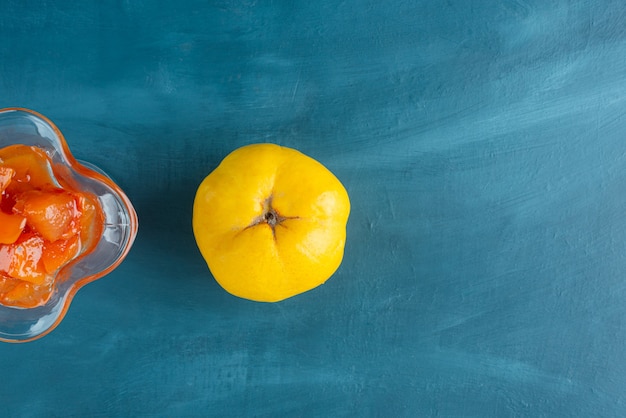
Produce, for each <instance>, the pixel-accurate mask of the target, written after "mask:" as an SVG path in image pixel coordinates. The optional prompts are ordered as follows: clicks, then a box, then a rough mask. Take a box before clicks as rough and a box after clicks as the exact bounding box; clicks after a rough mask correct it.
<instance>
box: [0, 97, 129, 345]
mask: <svg viewBox="0 0 626 418" xmlns="http://www.w3.org/2000/svg"><path fill="white" fill-rule="evenodd" d="M12 144H25V145H36V146H38V147H40V148H42V149H44V150H45V151H46V153H47V154H48V155H49V156H50V157H51V159H52V163H53V165H55V166H59V167H60V168H63V169H64V170H63V171H65V172H67V173H68V175H69V176H70V177H71V180H72V181H73V182H74V184H75V187H76V188H77V189H78V190H82V191H86V192H90V193H93V194H94V195H95V196H97V197H98V201H99V202H100V205H101V206H102V210H103V214H104V223H105V225H104V228H103V229H102V231H103V232H102V235H101V236H100V239H99V241H98V244H97V245H96V247H95V249H94V250H93V251H92V252H90V253H88V254H85V255H83V256H81V257H79V258H78V259H77V260H76V261H74V262H72V263H70V264H68V265H67V266H66V267H64V268H62V269H61V270H60V271H59V273H58V275H57V277H56V280H55V283H56V288H55V291H54V293H53V295H52V297H51V298H50V300H49V301H48V303H46V304H45V305H43V306H39V307H36V308H30V309H23V308H14V307H7V306H4V305H1V304H0V341H6V342H26V341H32V340H34V339H37V338H39V337H42V336H44V335H45V334H47V333H49V332H50V331H52V330H53V329H54V328H55V327H56V326H57V325H58V324H59V323H60V322H61V320H62V319H63V316H64V315H65V313H66V312H67V309H68V307H69V305H70V303H71V301H72V298H73V296H74V295H75V294H76V292H77V291H78V290H79V289H80V288H81V287H83V286H84V285H86V284H87V283H90V282H92V281H94V280H97V279H99V278H101V277H103V276H105V275H106V274H108V273H110V272H111V271H113V270H114V269H115V268H116V267H117V266H118V265H119V264H120V263H121V262H122V261H123V260H124V258H125V257H126V255H127V254H128V252H129V251H130V248H131V246H132V244H133V242H134V240H135V236H136V235H137V229H138V222H137V214H136V212H135V210H134V208H133V206H132V204H131V202H130V200H129V199H128V197H127V196H126V195H125V194H124V192H123V191H122V190H121V189H120V188H119V186H117V185H116V184H115V183H114V182H113V180H111V178H109V177H108V176H107V175H106V174H105V173H104V172H103V171H102V170H100V169H98V168H97V167H95V166H93V165H91V164H89V163H85V162H79V161H77V160H76V159H75V158H74V157H73V156H72V154H71V153H70V150H69V147H68V146H67V143H66V142H65V138H64V137H63V135H62V134H61V132H60V131H59V129H58V128H57V127H56V126H55V125H54V124H53V123H52V122H51V121H50V120H49V119H47V118H46V117H45V116H43V115H40V114H38V113H36V112H33V111H31V110H28V109H22V108H7V109H0V148H4V147H6V146H9V145H12Z"/></svg>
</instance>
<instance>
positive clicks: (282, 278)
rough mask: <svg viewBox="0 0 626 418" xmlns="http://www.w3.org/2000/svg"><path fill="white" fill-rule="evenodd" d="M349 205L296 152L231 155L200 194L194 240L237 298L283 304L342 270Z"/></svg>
mask: <svg viewBox="0 0 626 418" xmlns="http://www.w3.org/2000/svg"><path fill="white" fill-rule="evenodd" d="M349 214H350V200H349V198H348V193H347V192H346V189H345V188H344V187H343V185H342V184H341V182H340V181H339V180H338V179H337V178H336V177H335V176H334V175H333V174H332V173H331V172H330V171H329V170H328V169H327V168H326V167H324V166H323V165H322V164H320V163H319V162H317V161H315V160H314V159H312V158H310V157H308V156H306V155H304V154H302V153H301V152H299V151H296V150H294V149H291V148H287V147H281V146H278V145H274V144H253V145H247V146H244V147H241V148H239V149H237V150H235V151H233V152H232V153H231V154H229V155H228V156H227V157H226V158H225V159H224V160H223V161H222V162H221V163H220V165H219V166H218V167H217V168H216V169H215V170H214V171H213V172H212V173H211V174H209V175H208V176H207V177H206V178H205V179H204V180H203V181H202V183H201V184H200V186H199V187H198V190H197V193H196V196H195V200H194V205H193V232H194V236H195V239H196V243H197V244H198V248H199V249H200V252H201V254H202V256H203V257H204V259H205V260H206V262H207V264H208V267H209V270H210V271H211V273H212V274H213V277H214V278H215V279H216V280H217V282H218V283H219V284H220V285H221V286H222V287H223V288H224V289H225V290H226V291H228V292H230V293H231V294H233V295H235V296H238V297H241V298H244V299H250V300H255V301H261V302H277V301H280V300H283V299H286V298H289V297H291V296H295V295H297V294H300V293H303V292H306V291H308V290H310V289H313V288H314V287H317V286H319V285H320V284H322V283H324V282H325V281H326V280H327V279H328V278H329V277H330V276H331V275H332V274H333V273H334V272H335V271H336V270H337V268H338V267H339V265H340V264H341V260H342V258H343V253H344V246H345V240H346V224H347V221H348V216H349Z"/></svg>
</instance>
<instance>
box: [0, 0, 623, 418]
mask: <svg viewBox="0 0 626 418" xmlns="http://www.w3.org/2000/svg"><path fill="white" fill-rule="evenodd" d="M65 3H66V2H33V1H3V2H1V3H0V37H1V39H2V42H0V93H1V94H0V106H1V107H7V106H23V107H27V108H31V109H34V110H36V111H39V112H41V113H43V114H44V115H46V116H48V117H49V118H51V119H52V120H53V121H54V122H55V123H56V124H57V125H58V126H59V128H60V129H61V130H62V131H63V133H64V134H65V136H66V138H67V140H68V142H69V143H70V146H71V148H72V150H73V152H74V153H75V155H76V156H77V157H78V158H81V159H84V160H87V161H90V162H93V163H95V164H97V165H99V166H101V167H102V168H104V169H105V170H106V171H108V172H109V173H110V174H111V176H112V177H114V178H115V179H116V180H117V182H118V183H119V184H120V185H121V186H122V187H123V188H124V189H125V191H126V192H127V193H128V195H129V196H130V198H131V199H132V200H133V202H134V204H135V205H136V209H137V211H138V214H139V217H140V231H139V235H138V238H137V241H136V244H135V246H134V248H133V250H132V251H131V253H130V255H129V256H128V258H127V259H126V261H125V262H124V263H123V264H122V266H121V267H119V268H118V269H117V270H116V271H115V272H113V273H112V274H110V275H109V276H107V277H106V278H104V279H102V280H99V281H97V282H95V283H93V284H90V285H88V286H87V287H86V288H84V289H82V290H81V291H80V292H79V293H78V295H77V296H76V298H75V300H74V302H73V304H72V306H71V308H70V310H69V312H68V314H67V316H66V317H65V319H64V321H63V322H62V323H61V325H60V326H59V327H58V328H57V329H56V330H55V331H53V332H52V333H51V334H50V335H48V336H46V337H44V338H43V339H41V340H38V341H35V342H32V343H28V344H22V345H11V344H2V345H0V370H2V372H1V373H2V383H0V415H2V416H46V417H49V416H80V417H84V416H107V417H109V416H407V417H413V416H498V417H502V416H624V415H626V345H625V344H624V342H625V341H626V319H625V318H626V303H625V301H626V277H625V270H626V256H625V254H626V220H625V219H626V218H625V217H624V213H626V193H624V192H625V187H626V186H624V184H625V180H626V166H625V164H626V93H625V92H626V9H625V8H624V5H623V2H622V1H621V0H615V1H611V0H600V1H590V0H586V1H582V0H571V1H550V2H546V1H539V0H528V1H513V0H507V1H495V0H485V1H479V2H470V1H448V2H428V1H423V0H414V1H401V0H398V1H393V2H380V1H373V0H345V1H341V2H332V1H316V2H299V1H297V2H291V1H286V0H282V1H279V0H274V1H271V0H233V1H225V0H213V1H191V0H179V1H176V2H158V1H103V2H99V1H84V2H78V3H76V2H75V4H73V5H69V4H67V5H66V4H65ZM261 141H269V142H275V143H279V144H282V145H288V146H292V147H295V148H298V149H300V150H301V151H303V152H305V153H306V154H309V155H311V156H312V157H314V158H316V159H318V160H320V161H321V162H323V163H324V164H325V165H326V166H328V167H329V168H330V169H331V170H332V171H333V172H335V174H336V175H337V176H338V177H339V178H340V179H341V180H342V181H343V183H344V184H345V186H346V188H347V190H348V192H349V193H350V196H351V199H352V206H353V210H352V215H351V218H350V222H349V225H348V242H347V249H346V257H345V260H344V263H343V264H342V266H341V268H340V269H339V271H338V272H337V273H336V275H335V276H333V278H332V279H331V280H330V281H328V282H327V284H325V285H324V286H322V287H320V288H318V289H316V290H314V291H311V292H309V293H306V294H304V295H301V296H298V297H296V298H293V299H290V300H287V301H285V302H282V303H279V304H259V303H253V302H248V301H244V300H241V299H237V298H235V297H233V296H230V295H228V294H227V293H225V292H224V291H223V290H222V289H221V288H220V287H219V286H218V285H217V284H216V283H215V281H214V280H213V279H212V277H211V276H210V274H209V272H208V270H207V268H206V266H205V264H204V262H203V260H202V258H201V257H200V255H199V252H198V251H197V249H196V247H195V243H194V240H193V236H192V232H191V223H190V222H191V204H192V200H193V195H194V192H195V189H196V187H197V185H198V184H199V182H200V181H201V180H202V178H203V177H204V176H205V175H206V174H208V172H210V171H211V170H212V169H213V168H214V167H215V166H216V164H217V163H218V162H219V161H220V160H221V159H222V158H223V157H224V156H225V155H226V154H227V153H228V152H230V151H231V150H233V149H235V148H237V147H239V146H241V145H244V144H248V143H251V142H261Z"/></svg>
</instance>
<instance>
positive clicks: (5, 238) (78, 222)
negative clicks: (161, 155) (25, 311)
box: [0, 145, 102, 308]
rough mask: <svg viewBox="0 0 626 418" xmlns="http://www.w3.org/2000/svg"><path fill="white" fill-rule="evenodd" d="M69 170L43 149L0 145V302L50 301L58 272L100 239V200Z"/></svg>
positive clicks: (33, 303)
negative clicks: (68, 176)
mask: <svg viewBox="0 0 626 418" xmlns="http://www.w3.org/2000/svg"><path fill="white" fill-rule="evenodd" d="M65 172H66V171H61V170H58V171H55V170H54V165H53V164H52V162H51V160H50V158H49V157H48V155H47V154H46V153H45V151H43V150H42V149H40V148H37V147H34V146H26V145H11V146H9V147H6V148H3V149H0V304H3V305H6V306H15V307H22V308H32V307H36V306H40V305H43V304H45V303H46V301H47V300H48V299H49V298H50V296H51V295H52V292H53V290H54V284H55V279H56V274H57V273H58V272H59V270H60V269H62V268H63V267H64V266H66V265H67V264H69V263H70V262H72V261H74V260H76V259H77V258H78V257H81V256H83V255H86V254H88V253H89V252H90V251H92V250H93V247H94V246H95V244H96V243H97V239H96V237H97V236H98V235H99V232H101V228H102V212H101V208H100V206H99V204H98V203H97V202H98V201H97V198H96V197H95V196H93V195H91V194H89V193H85V192H82V191H79V190H75V189H73V188H72V187H70V186H69V184H70V182H68V181H65V179H63V175H64V173H65ZM57 175H58V178H57V177H55V176H57Z"/></svg>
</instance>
